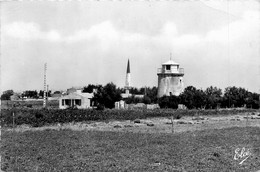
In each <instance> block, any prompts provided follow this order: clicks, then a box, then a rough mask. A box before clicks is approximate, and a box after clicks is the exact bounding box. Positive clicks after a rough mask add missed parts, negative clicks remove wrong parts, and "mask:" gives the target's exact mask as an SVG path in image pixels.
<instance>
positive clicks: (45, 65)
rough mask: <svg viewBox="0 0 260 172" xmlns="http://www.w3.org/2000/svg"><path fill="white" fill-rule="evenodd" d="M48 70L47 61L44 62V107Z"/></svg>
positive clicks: (44, 103) (44, 105) (44, 104)
mask: <svg viewBox="0 0 260 172" xmlns="http://www.w3.org/2000/svg"><path fill="white" fill-rule="evenodd" d="M46 71H47V63H45V64H44V90H43V108H45V107H46Z"/></svg>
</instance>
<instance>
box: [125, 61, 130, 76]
mask: <svg viewBox="0 0 260 172" xmlns="http://www.w3.org/2000/svg"><path fill="white" fill-rule="evenodd" d="M126 73H130V62H129V59H128V62H127V69H126Z"/></svg>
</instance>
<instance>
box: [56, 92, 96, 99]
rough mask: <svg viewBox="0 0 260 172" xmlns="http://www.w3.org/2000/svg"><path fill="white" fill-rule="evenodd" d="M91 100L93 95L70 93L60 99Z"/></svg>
mask: <svg viewBox="0 0 260 172" xmlns="http://www.w3.org/2000/svg"><path fill="white" fill-rule="evenodd" d="M83 97H85V98H93V93H75V92H74V93H70V94H68V95H66V96H62V97H60V98H61V99H81V98H83Z"/></svg>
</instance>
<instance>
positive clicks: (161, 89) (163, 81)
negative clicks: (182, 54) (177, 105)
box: [157, 59, 184, 98]
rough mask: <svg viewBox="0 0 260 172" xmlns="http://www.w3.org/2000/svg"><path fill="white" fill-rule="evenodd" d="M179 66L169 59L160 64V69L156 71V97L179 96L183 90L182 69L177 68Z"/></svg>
mask: <svg viewBox="0 0 260 172" xmlns="http://www.w3.org/2000/svg"><path fill="white" fill-rule="evenodd" d="M179 66H180V65H179V64H178V63H176V62H174V61H172V60H171V59H170V60H169V61H168V62H166V63H163V64H162V68H159V69H158V71H157V75H158V92H157V97H158V98H160V97H162V96H164V95H165V96H171V95H175V96H178V95H180V93H181V92H183V89H184V83H183V76H184V69H183V68H179Z"/></svg>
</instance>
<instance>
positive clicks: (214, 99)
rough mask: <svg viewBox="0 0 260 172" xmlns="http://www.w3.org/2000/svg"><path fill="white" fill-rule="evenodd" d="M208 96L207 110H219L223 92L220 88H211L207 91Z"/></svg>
mask: <svg viewBox="0 0 260 172" xmlns="http://www.w3.org/2000/svg"><path fill="white" fill-rule="evenodd" d="M205 94H206V108H207V109H209V108H210V109H212V108H213V109H214V108H217V106H218V104H219V103H220V102H221V95H222V91H221V89H220V88H217V87H213V86H210V87H208V88H207V89H206V90H205Z"/></svg>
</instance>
